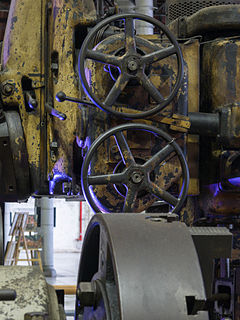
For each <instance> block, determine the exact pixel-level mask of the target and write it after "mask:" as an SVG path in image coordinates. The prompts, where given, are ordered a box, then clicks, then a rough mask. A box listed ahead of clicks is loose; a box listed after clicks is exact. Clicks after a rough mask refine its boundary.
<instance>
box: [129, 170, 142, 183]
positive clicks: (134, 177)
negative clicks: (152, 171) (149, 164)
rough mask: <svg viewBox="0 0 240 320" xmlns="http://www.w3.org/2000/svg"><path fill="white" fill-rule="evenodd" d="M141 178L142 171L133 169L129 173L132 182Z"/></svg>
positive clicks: (140, 180) (139, 180) (137, 181)
mask: <svg viewBox="0 0 240 320" xmlns="http://www.w3.org/2000/svg"><path fill="white" fill-rule="evenodd" d="M142 179H143V174H142V172H138V171H134V172H133V173H132V174H131V180H132V182H133V183H140V182H142Z"/></svg>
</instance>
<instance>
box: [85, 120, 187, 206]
mask: <svg viewBox="0 0 240 320" xmlns="http://www.w3.org/2000/svg"><path fill="white" fill-rule="evenodd" d="M131 130H132V131H135V130H140V131H143V132H146V134H147V133H148V134H150V135H153V136H154V137H157V138H159V139H160V138H161V139H162V140H163V141H164V142H165V145H164V147H162V148H159V147H158V148H157V151H156V150H155V154H152V157H151V158H150V159H148V160H147V161H141V162H139V161H137V160H136V158H134V155H133V153H132V151H131V149H130V147H129V145H128V142H127V139H126V138H125V135H124V133H123V132H124V131H126V132H129V131H131ZM111 136H114V138H115V140H116V144H117V146H118V150H119V153H120V155H121V158H122V161H121V163H122V166H121V169H119V170H117V171H114V172H111V173H108V174H99V173H97V174H92V173H91V171H92V172H94V170H92V168H91V163H92V160H93V158H94V156H96V154H97V152H98V148H99V146H101V145H102V144H103V143H106V140H107V139H108V138H110V137H111ZM172 155H174V156H176V157H177V159H178V160H179V162H180V166H181V170H182V187H181V191H180V193H179V195H178V196H175V195H173V194H172V193H170V192H168V191H166V190H164V188H162V187H161V186H160V185H159V184H158V182H157V183H156V181H155V178H154V170H155V168H156V167H158V168H160V169H158V172H157V175H159V176H160V175H161V166H162V167H164V165H165V164H166V163H167V161H168V160H169V158H170V156H172ZM101 161H104V159H101ZM176 170H177V169H176ZM166 178H168V177H166ZM188 184H189V172H188V166H187V163H186V160H185V157H184V155H183V152H182V150H181V148H180V147H179V145H178V144H177V143H176V142H175V141H174V139H173V138H172V137H171V136H169V135H168V134H167V133H165V132H164V131H162V130H160V129H158V128H155V127H152V126H149V125H145V124H124V125H120V126H117V127H115V128H113V129H110V130H108V131H107V132H105V133H104V134H102V135H101V136H100V137H99V138H98V139H96V140H95V141H94V142H93V143H92V145H91V147H90V149H89V151H88V153H87V155H86V158H85V160H84V163H83V168H82V189H83V193H84V195H85V198H86V200H87V201H88V203H89V204H90V206H91V208H92V209H93V211H95V212H101V211H102V212H111V210H109V209H108V208H105V209H102V208H103V205H101V199H98V198H97V196H96V195H95V194H94V191H93V190H92V186H98V185H112V186H115V187H116V186H117V188H118V189H121V187H119V185H120V186H122V189H123V192H119V193H120V194H122V197H124V204H123V207H122V208H121V209H120V211H122V212H134V211H135V202H136V201H137V197H138V194H140V193H141V192H146V193H148V194H150V195H152V196H154V197H155V198H156V200H157V199H161V200H164V201H165V202H166V203H168V204H169V205H170V206H171V207H172V212H178V211H179V210H180V209H181V207H182V205H183V203H184V200H185V198H186V195H187V190H188ZM146 205H147V204H146ZM144 210H145V209H144Z"/></svg>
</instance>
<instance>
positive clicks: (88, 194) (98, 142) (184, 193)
mask: <svg viewBox="0 0 240 320" xmlns="http://www.w3.org/2000/svg"><path fill="white" fill-rule="evenodd" d="M134 129H137V130H143V131H147V132H150V133H152V134H158V135H159V136H160V137H161V138H163V139H165V140H166V141H167V142H168V143H171V145H172V146H173V148H174V151H175V152H176V154H177V156H178V159H179V161H180V164H181V168H182V176H183V181H182V188H181V191H180V193H179V196H178V202H177V205H176V206H175V207H174V208H173V210H172V211H171V212H172V213H177V212H179V211H180V209H181V207H182V206H183V204H184V201H185V199H186V196H187V191H188V185H189V170H188V165H187V162H186V159H185V157H184V155H183V152H182V150H181V148H180V147H179V145H178V144H177V143H176V142H175V141H173V139H172V137H171V136H169V135H168V134H167V133H165V132H164V131H162V130H161V129H159V128H155V127H152V126H149V125H146V124H135V123H130V124H123V125H120V126H117V127H114V128H112V129H110V130H109V131H107V132H105V133H103V134H102V135H100V136H99V137H98V138H97V139H96V140H95V141H94V142H93V143H92V145H91V147H90V149H89V150H88V152H87V154H86V157H85V160H84V162H83V167H82V172H81V183H82V190H83V194H84V197H85V199H86V200H87V202H88V204H89V205H90V207H91V208H92V210H93V211H94V212H95V213H99V212H102V211H101V209H100V208H99V207H98V206H97V205H96V203H95V201H94V200H93V197H92V196H91V192H90V184H89V183H88V171H89V166H90V162H91V159H92V157H93V155H94V153H95V151H96V150H97V148H98V147H99V146H100V145H101V143H102V142H103V141H104V140H106V139H108V138H109V137H110V136H112V135H113V134H116V133H117V132H121V131H127V130H134ZM104 212H105V211H104Z"/></svg>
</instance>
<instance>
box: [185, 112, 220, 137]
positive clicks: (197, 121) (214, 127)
mask: <svg viewBox="0 0 240 320" xmlns="http://www.w3.org/2000/svg"><path fill="white" fill-rule="evenodd" d="M188 116H189V119H190V122H191V127H190V129H189V133H192V134H199V135H202V136H216V135H217V134H219V130H220V116H219V114H218V113H202V112H189V114H188Z"/></svg>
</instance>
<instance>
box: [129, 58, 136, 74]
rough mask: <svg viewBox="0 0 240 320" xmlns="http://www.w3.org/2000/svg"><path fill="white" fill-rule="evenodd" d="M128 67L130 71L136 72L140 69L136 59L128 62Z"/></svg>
mask: <svg viewBox="0 0 240 320" xmlns="http://www.w3.org/2000/svg"><path fill="white" fill-rule="evenodd" d="M127 67H128V69H129V70H130V71H136V70H137V69H138V63H137V61H136V60H135V59H131V60H129V61H128V64H127Z"/></svg>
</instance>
